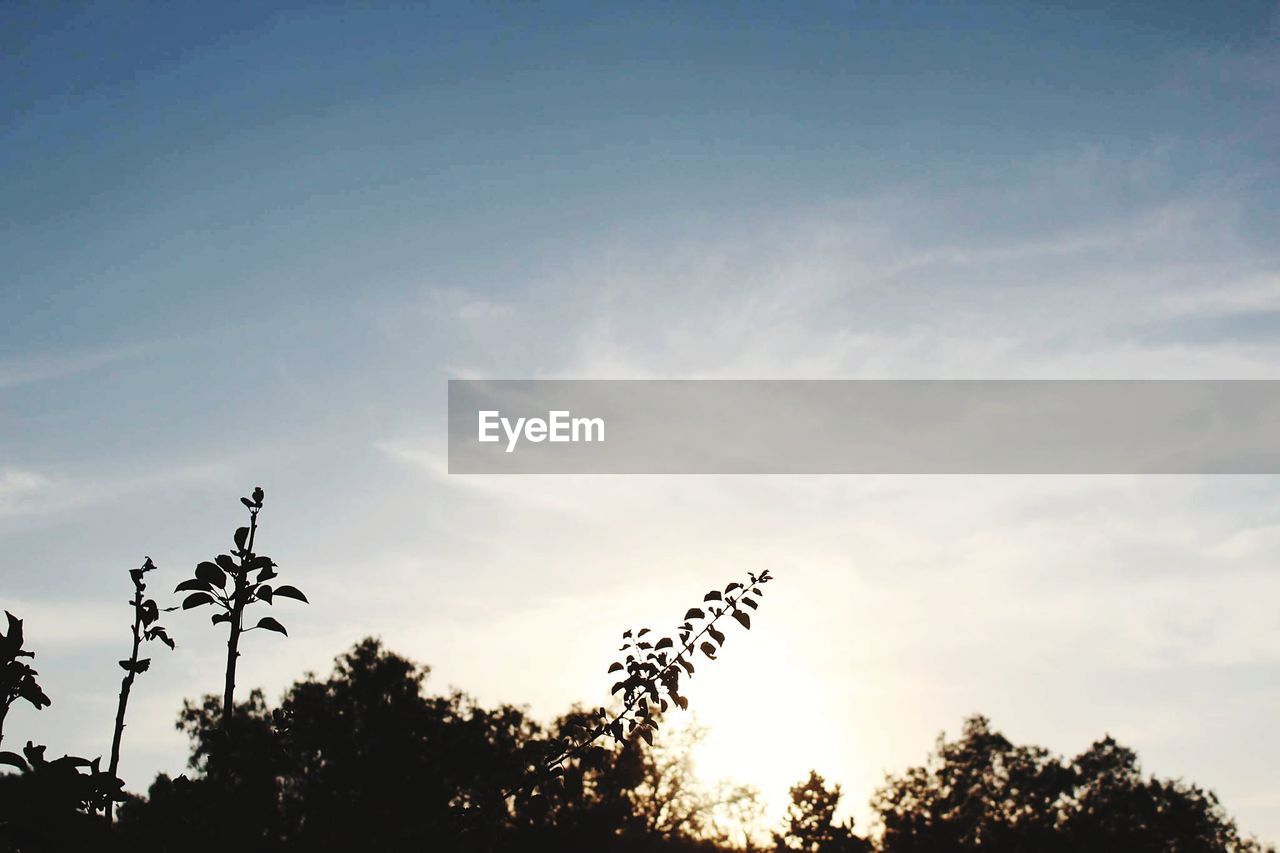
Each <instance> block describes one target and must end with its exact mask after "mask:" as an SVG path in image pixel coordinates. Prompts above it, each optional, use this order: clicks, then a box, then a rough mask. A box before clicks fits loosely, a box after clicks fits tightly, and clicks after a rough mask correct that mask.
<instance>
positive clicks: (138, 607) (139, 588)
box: [104, 557, 174, 820]
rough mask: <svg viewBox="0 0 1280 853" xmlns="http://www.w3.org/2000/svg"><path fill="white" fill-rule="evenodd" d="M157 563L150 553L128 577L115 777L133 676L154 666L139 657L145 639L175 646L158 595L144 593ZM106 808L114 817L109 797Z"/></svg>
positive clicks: (114, 738) (113, 748)
mask: <svg viewBox="0 0 1280 853" xmlns="http://www.w3.org/2000/svg"><path fill="white" fill-rule="evenodd" d="M155 568H156V567H155V564H154V563H152V562H151V558H150V557H147V558H146V560H145V561H144V562H143V563H142V565H141V566H140V567H139V568H136V569H130V570H129V579H130V580H131V581H133V599H132V600H131V601H130V602H129V604H130V606H131V607H133V627H132V632H131V638H132V641H133V645H132V649H131V651H130V653H129V657H128V659H127V660H122V661H120V667H121V668H122V669H123V670H124V671H125V676H124V678H123V679H121V681H120V699H119V701H118V702H117V704H116V725H115V729H114V731H113V733H112V736H111V765H110V767H109V768H108V769H107V772H108V773H109V774H111V777H112V778H115V777H116V774H117V773H118V772H119V770H120V741H121V739H122V738H123V737H124V716H125V710H126V709H127V708H128V706H129V692H130V691H131V690H132V689H133V680H134V679H135V678H136V677H137V676H138V675H139V673H143V672H146V671H147V670H148V669H150V667H151V659H150V658H142V659H141V660H139V659H138V650H139V648H140V647H141V645H142V643H143V641H146V642H151V641H152V640H159V641H160V642H162V643H164V644H165V645H166V646H168V647H169V648H170V650H172V649H173V647H174V643H173V640H172V639H171V638H170V637H169V633H168V632H167V631H166V630H165V629H164V627H163V626H161V625H160V624H158V620H159V618H160V608H159V606H158V605H157V604H156V602H155V599H152V598H146V599H144V598H143V597H142V594H143V592H145V591H146V589H147V585H146V583H144V582H143V580H142V576H143V575H145V574H146V573H147V572H151V571H155ZM104 808H105V810H106V813H107V819H108V820H110V819H111V813H112V808H111V803H110V802H109V801H108V802H107V803H106V804H105V805H104Z"/></svg>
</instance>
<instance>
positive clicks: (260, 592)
mask: <svg viewBox="0 0 1280 853" xmlns="http://www.w3.org/2000/svg"><path fill="white" fill-rule="evenodd" d="M253 594H254V595H256V596H258V598H261V599H262V600H263V601H265V602H266V603H267V604H271V596H272V595H273V593H272V591H271V587H270V586H269V585H268V584H265V583H264V584H259V585H258V586H257V587H256V588H254V590H253Z"/></svg>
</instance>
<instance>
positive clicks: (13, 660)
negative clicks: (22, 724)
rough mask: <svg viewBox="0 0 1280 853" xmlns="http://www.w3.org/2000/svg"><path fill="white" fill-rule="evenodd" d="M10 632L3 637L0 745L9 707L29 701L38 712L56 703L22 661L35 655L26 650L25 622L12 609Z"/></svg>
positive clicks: (0, 641) (0, 644)
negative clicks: (23, 632)
mask: <svg viewBox="0 0 1280 853" xmlns="http://www.w3.org/2000/svg"><path fill="white" fill-rule="evenodd" d="M4 615H5V616H6V617H7V618H8V620H9V630H8V633H5V634H0V743H3V742H4V721H5V718H6V717H7V716H9V707H10V706H11V705H13V703H14V702H16V701H18V700H19V699H26V700H27V701H28V702H30V703H31V704H32V705H34V706H35V708H36V710H37V711H38V710H40V709H41V708H45V707H48V706H49V705H50V704H52V702H51V700H50V699H49V697H48V696H46V695H44V691H43V690H41V689H40V685H39V684H38V683H37V682H36V671H35V670H34V669H32V668H31V667H29V666H27V665H26V664H25V663H23V662H22V661H20V660H19V658H34V657H35V656H36V653H35V652H31V651H27V650H26V649H24V648H22V643H23V637H22V620H21V619H19V618H17V617H16V616H14V615H13V614H12V613H10V612H9V611H8V610H6V611H5V612H4Z"/></svg>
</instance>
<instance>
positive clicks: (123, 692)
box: [103, 589, 142, 823]
mask: <svg viewBox="0 0 1280 853" xmlns="http://www.w3.org/2000/svg"><path fill="white" fill-rule="evenodd" d="M130 603H131V604H132V605H133V649H132V650H131V651H130V653H129V671H128V672H126V673H125V676H124V678H122V679H120V701H119V702H118V703H117V704H116V727H115V732H114V733H113V734H112V737H111V766H110V767H109V768H108V770H107V772H108V773H110V774H111V778H113V779H114V778H116V776H117V772H116V771H118V770H119V769H120V741H121V740H122V739H123V738H124V713H125V709H126V708H127V707H128V705H129V691H130V690H132V689H133V679H134V678H135V677H136V676H137V673H135V672H134V669H135V668H136V667H137V665H138V647H139V646H140V645H141V644H142V590H140V589H139V590H137V591H135V592H134V594H133V601H132V602H130ZM103 810H104V811H105V812H106V813H107V822H108V823H110V822H111V820H112V812H113V811H114V809H113V804H112V803H111V802H109V801H108V802H107V804H106V805H105V806H103Z"/></svg>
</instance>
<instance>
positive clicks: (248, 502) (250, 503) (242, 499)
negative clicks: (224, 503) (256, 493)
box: [240, 498, 253, 509]
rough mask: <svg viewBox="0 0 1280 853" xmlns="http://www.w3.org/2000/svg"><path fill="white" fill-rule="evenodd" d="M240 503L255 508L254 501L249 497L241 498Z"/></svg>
mask: <svg viewBox="0 0 1280 853" xmlns="http://www.w3.org/2000/svg"><path fill="white" fill-rule="evenodd" d="M240 503H242V504H244V505H245V506H246V507H248V508H249V509H253V501H251V500H249V499H248V498H241V499H240Z"/></svg>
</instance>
